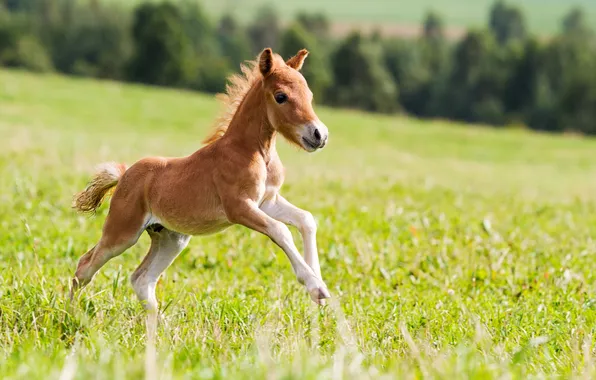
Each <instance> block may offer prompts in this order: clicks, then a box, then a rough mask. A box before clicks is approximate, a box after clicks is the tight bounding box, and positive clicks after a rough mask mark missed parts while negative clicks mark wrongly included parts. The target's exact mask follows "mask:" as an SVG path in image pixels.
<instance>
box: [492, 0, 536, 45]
mask: <svg viewBox="0 0 596 380" xmlns="http://www.w3.org/2000/svg"><path fill="white" fill-rule="evenodd" d="M489 27H490V30H491V31H492V32H493V34H494V35H495V37H496V39H497V41H498V42H499V44H501V45H504V44H506V43H508V42H510V41H514V40H523V39H525V38H526V36H527V30H526V21H525V18H524V15H523V13H522V12H521V10H519V8H516V7H514V6H510V5H507V4H506V3H505V2H504V1H503V0H498V1H497V2H496V3H494V4H493V7H492V9H491V11H490V20H489Z"/></svg>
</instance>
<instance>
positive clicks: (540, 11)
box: [104, 0, 596, 37]
mask: <svg viewBox="0 0 596 380" xmlns="http://www.w3.org/2000/svg"><path fill="white" fill-rule="evenodd" d="M104 1H106V2H116V1H117V0H104ZM126 1H127V2H129V3H131V4H133V3H138V2H141V1H142V0H126ZM149 1H157V0H149ZM174 1H176V0H174ZM200 2H201V3H202V4H203V5H204V6H205V9H206V10H207V11H208V12H209V13H211V14H212V15H214V16H216V17H219V16H221V15H222V14H224V13H228V12H229V13H233V14H235V15H236V16H238V17H239V18H240V19H241V20H242V21H245V22H246V21H249V20H251V19H252V18H253V16H254V15H255V12H256V10H257V9H258V8H259V7H260V6H262V5H264V4H270V5H272V6H273V7H275V8H276V9H277V10H278V11H279V13H280V14H281V16H282V18H283V19H284V20H285V21H289V20H291V19H292V18H293V17H294V16H295V15H296V14H297V13H299V12H302V11H305V12H322V13H324V14H326V15H327V16H328V17H329V19H330V20H332V22H333V30H334V31H335V32H336V33H338V34H343V33H346V32H347V31H350V30H351V29H354V28H358V29H363V30H367V31H369V30H373V29H375V28H376V29H380V30H382V31H384V32H385V33H387V34H392V35H404V36H411V35H415V34H417V33H418V32H419V26H420V23H421V22H422V20H423V19H424V16H425V15H426V13H427V11H429V10H434V11H436V12H438V13H440V14H441V15H442V16H443V17H444V20H445V23H446V25H447V32H448V33H449V34H450V35H452V36H454V37H455V36H459V35H461V33H462V32H463V31H464V30H465V29H466V28H468V27H470V26H484V25H486V23H487V20H488V13H489V10H490V8H491V6H492V4H493V3H494V1H493V0H418V1H403V0H394V1H393V0H367V1H355V0H354V1H352V0H343V1H342V0H325V1H322V0H301V1H272V0H254V1H248V0H200ZM510 3H515V4H517V5H518V6H519V7H520V8H521V9H523V10H524V13H525V15H526V18H527V20H528V24H529V26H530V29H531V30H532V31H533V32H534V33H538V34H541V35H550V34H554V33H557V32H558V31H559V30H560V26H561V19H562V18H563V16H564V15H565V14H566V13H567V12H569V10H570V9H572V8H573V7H575V6H579V7H582V8H583V9H584V11H585V12H586V16H587V19H588V22H589V23H591V24H592V25H596V1H594V0H517V1H510Z"/></svg>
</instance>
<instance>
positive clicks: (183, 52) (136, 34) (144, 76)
mask: <svg viewBox="0 0 596 380" xmlns="http://www.w3.org/2000/svg"><path fill="white" fill-rule="evenodd" d="M132 35H133V40H134V48H135V49H134V50H135V51H134V55H133V58H132V60H131V64H130V67H129V76H130V79H131V80H133V81H138V82H143V83H149V84H157V85H171V86H181V85H185V84H187V83H188V82H189V81H190V80H191V76H192V71H193V66H192V58H193V57H192V46H191V42H190V41H189V39H188V37H187V36H186V34H185V31H184V29H183V20H182V17H181V16H180V14H179V12H178V9H177V8H176V7H175V6H174V5H172V4H169V3H162V4H152V3H143V4H141V5H139V6H138V7H137V8H136V9H135V12H134V22H133V28H132Z"/></svg>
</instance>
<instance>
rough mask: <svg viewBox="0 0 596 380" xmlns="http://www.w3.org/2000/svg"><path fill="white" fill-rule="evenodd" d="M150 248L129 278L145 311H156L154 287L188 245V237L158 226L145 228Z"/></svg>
mask: <svg viewBox="0 0 596 380" xmlns="http://www.w3.org/2000/svg"><path fill="white" fill-rule="evenodd" d="M147 233H149V236H151V248H149V252H148V253H147V255H146V256H145V258H144V259H143V262H142V263H141V265H139V267H138V268H137V269H136V270H135V272H134V273H133V274H132V277H131V278H130V282H131V283H132V287H133V288H134V290H135V293H136V294H137V297H138V298H139V300H140V301H141V302H142V303H143V306H144V307H145V308H146V309H147V310H152V311H156V310H157V298H156V297H155V285H156V284H157V280H159V277H160V276H161V274H162V273H163V272H164V271H165V270H166V268H167V267H169V266H170V264H171V263H172V262H173V261H174V259H175V258H176V256H178V254H179V253H180V252H181V251H182V250H183V249H184V248H185V247H186V246H187V245H188V242H189V240H190V236H188V235H183V234H180V233H177V232H174V231H171V230H168V229H166V228H164V227H163V226H160V225H154V226H150V227H149V228H147Z"/></svg>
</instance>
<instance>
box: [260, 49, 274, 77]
mask: <svg viewBox="0 0 596 380" xmlns="http://www.w3.org/2000/svg"><path fill="white" fill-rule="evenodd" d="M259 70H260V71H261V74H263V76H267V75H268V74H269V73H270V72H271V71H273V51H272V50H271V48H266V49H265V50H263V52H262V53H261V55H260V56H259Z"/></svg>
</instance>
